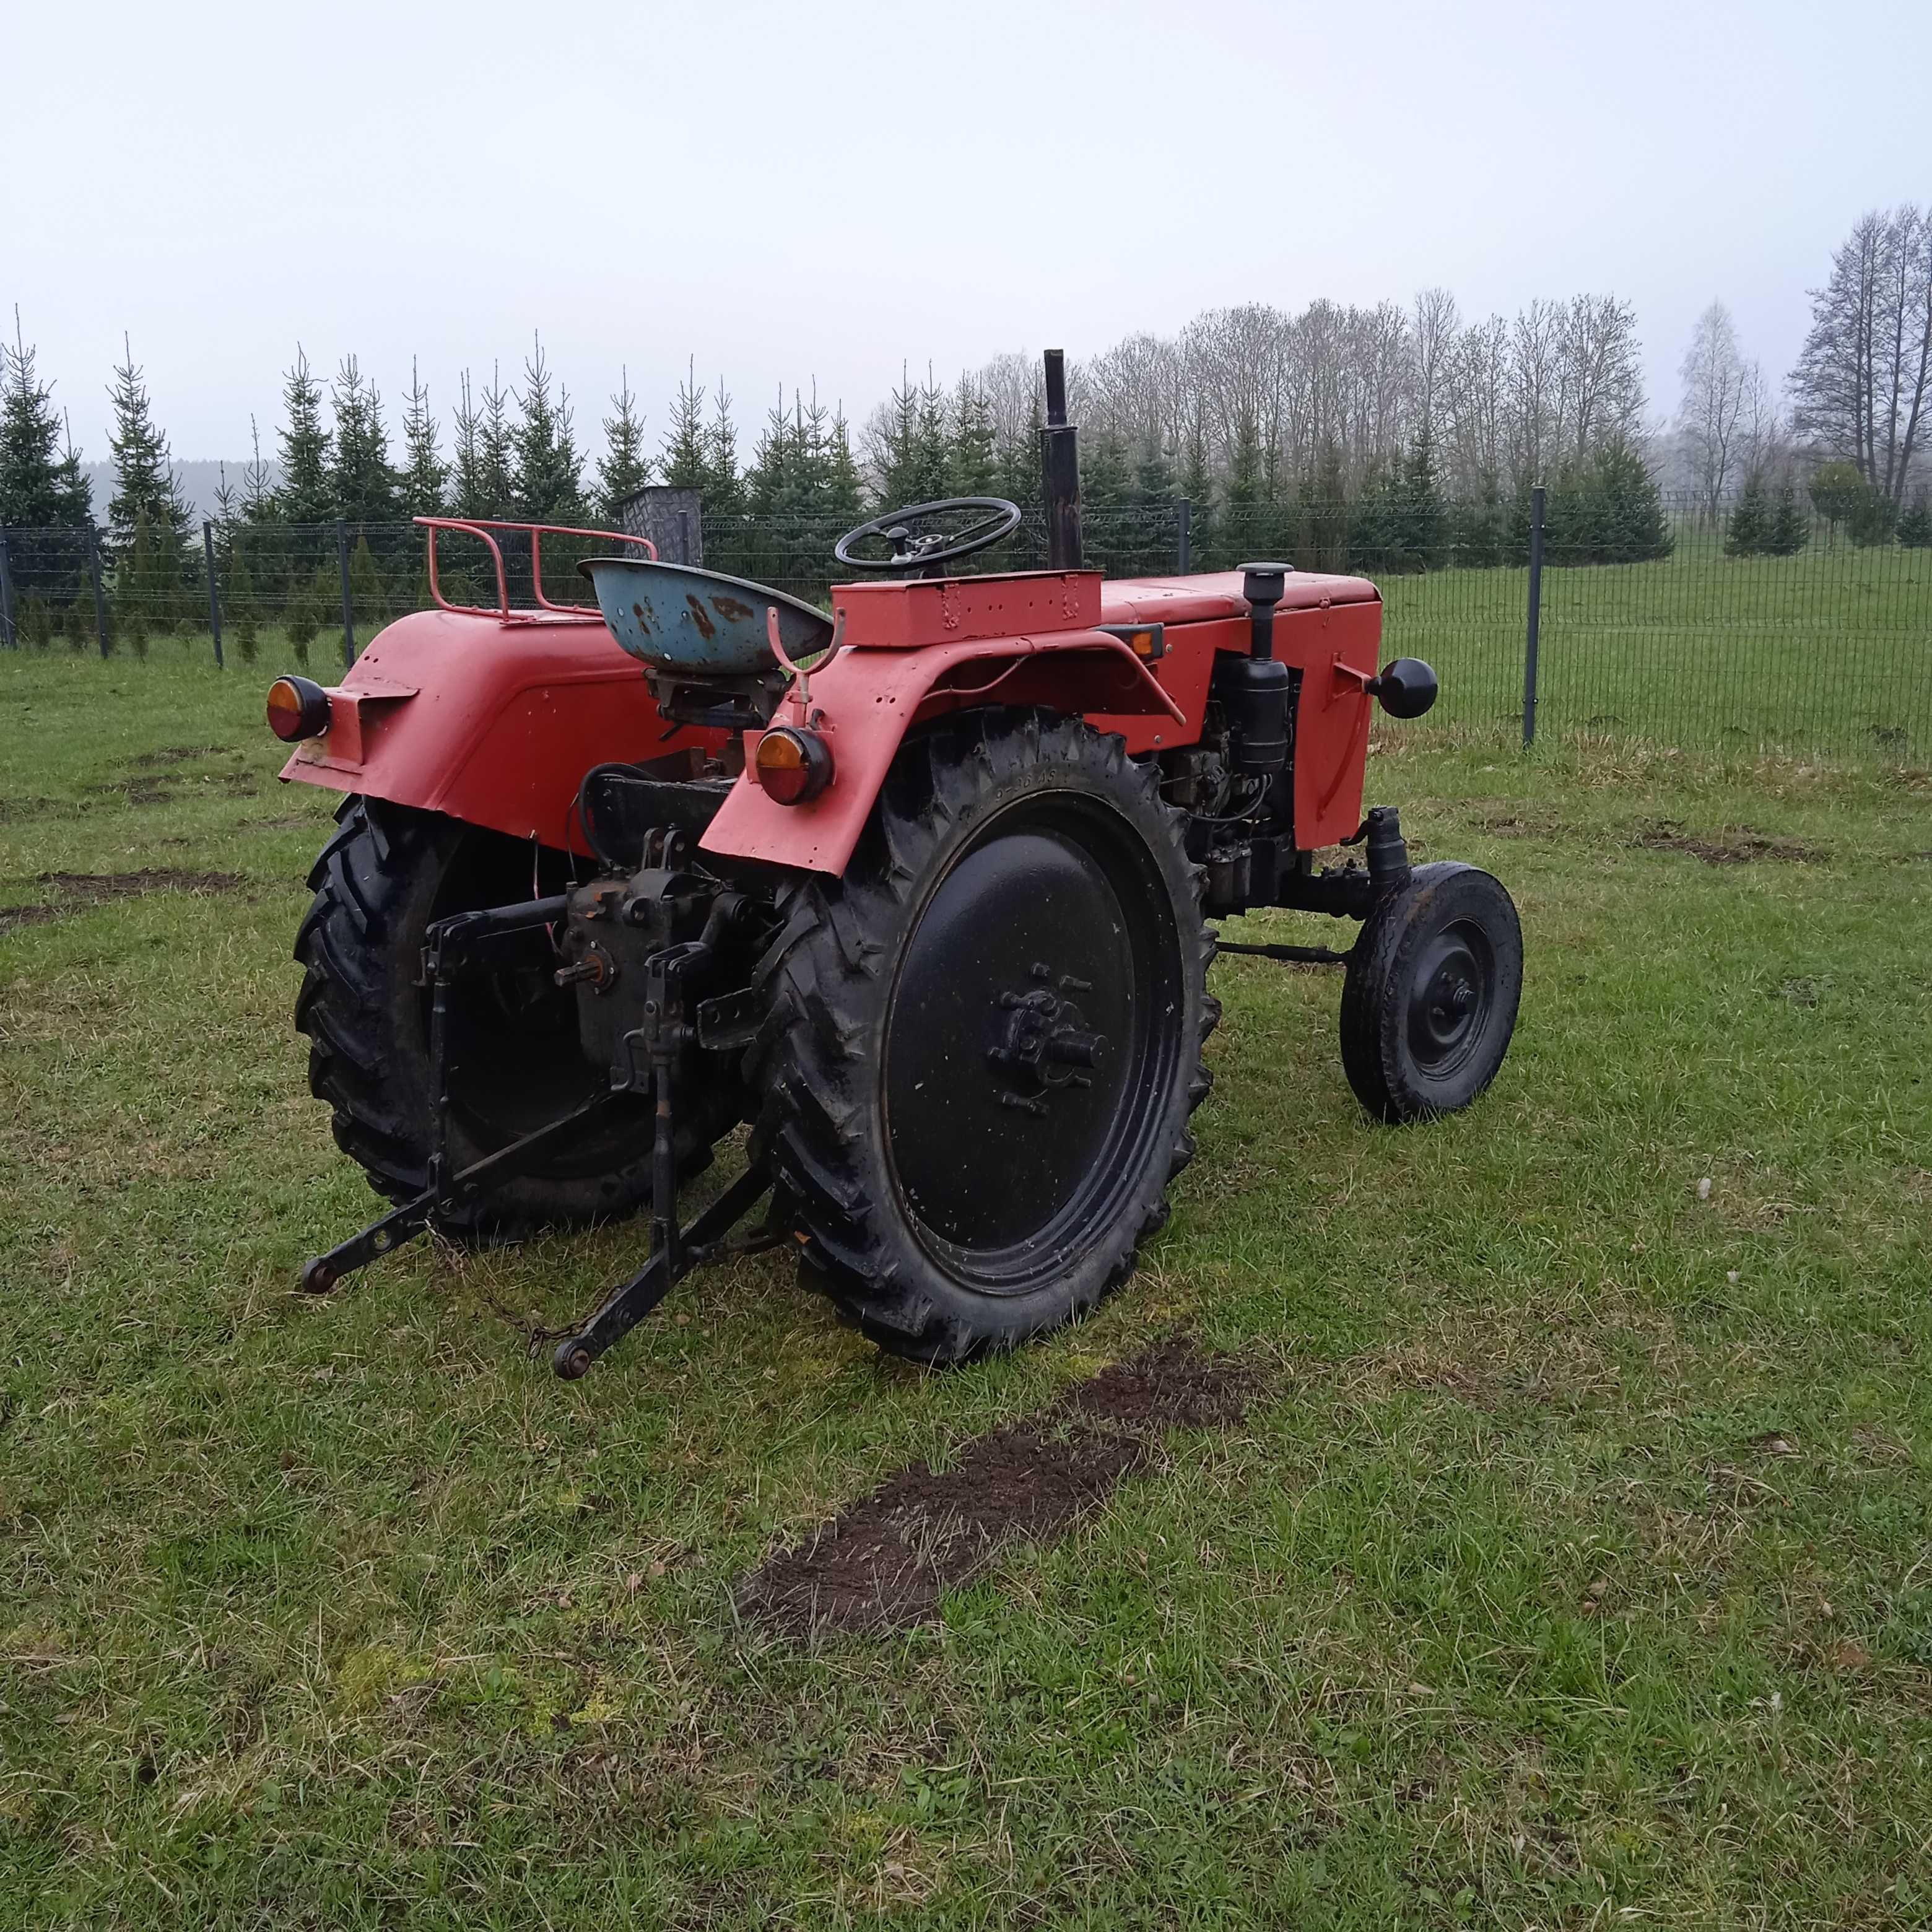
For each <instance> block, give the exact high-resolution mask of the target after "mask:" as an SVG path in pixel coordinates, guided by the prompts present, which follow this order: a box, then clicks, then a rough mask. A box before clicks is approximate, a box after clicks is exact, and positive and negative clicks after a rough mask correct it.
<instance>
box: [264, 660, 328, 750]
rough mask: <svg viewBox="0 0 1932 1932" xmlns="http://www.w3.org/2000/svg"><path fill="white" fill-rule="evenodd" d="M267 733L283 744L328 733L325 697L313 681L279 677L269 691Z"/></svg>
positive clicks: (320, 688)
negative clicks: (271, 733) (270, 732)
mask: <svg viewBox="0 0 1932 1932" xmlns="http://www.w3.org/2000/svg"><path fill="white" fill-rule="evenodd" d="M328 729H329V693H328V692H327V691H324V690H323V688H322V686H321V685H319V684H317V682H315V681H314V679H312V678H306V677H278V678H277V679H276V680H275V682H274V683H273V684H272V685H269V730H271V731H272V732H274V733H275V736H277V737H278V738H280V739H282V740H283V741H284V742H285V743H288V744H293V743H294V742H295V741H296V739H298V738H319V737H320V736H321V735H322V734H323V732H325V731H326V730H328Z"/></svg>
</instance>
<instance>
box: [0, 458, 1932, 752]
mask: <svg viewBox="0 0 1932 1932" xmlns="http://www.w3.org/2000/svg"><path fill="white" fill-rule="evenodd" d="M840 522H841V520H839V519H836V518H825V517H757V516H750V515H745V516H736V517H705V518H704V519H703V532H702V540H703V559H704V563H705V565H706V568H709V569H713V570H718V571H724V572H726V573H727V574H730V575H733V576H736V577H745V578H748V579H750V580H752V581H754V582H755V583H765V584H769V585H770V586H772V588H774V589H779V590H783V591H786V592H789V593H790V594H791V595H794V596H798V597H802V598H806V599H808V600H809V601H818V602H823V601H824V600H825V598H826V595H827V592H828V589H829V586H830V585H831V584H832V583H833V582H834V581H836V580H838V579H840V578H841V577H844V576H845V575H847V572H846V571H844V570H843V569H842V568H841V566H839V565H837V564H836V563H835V562H834V561H833V559H832V545H833V543H834V542H835V539H836V538H837V537H838V534H839V527H838V526H839V523H840ZM197 535H198V538H199V540H198V541H189V542H187V543H186V544H183V545H182V546H181V549H180V550H179V552H178V554H168V555H163V554H161V553H160V552H159V551H157V550H148V552H146V553H139V550H138V547H129V548H127V549H125V550H119V551H117V550H115V549H114V548H113V547H112V546H111V545H110V543H109V542H108V541H107V538H106V536H105V535H104V533H97V532H92V531H89V530H86V529H62V530H36V529H7V530H6V531H5V532H0V644H5V645H6V646H10V647H11V648H13V649H20V650H43V651H45V650H55V649H68V650H74V651H88V652H124V653H127V654H129V655H135V656H142V655H147V654H148V653H150V652H160V651H163V650H165V651H169V652H174V653H176V654H178V653H180V652H203V653H211V654H212V655H214V657H215V658H216V660H217V661H220V660H221V659H223V658H226V660H227V661H230V662H234V661H240V662H242V663H253V662H255V661H258V660H259V661H262V662H263V663H265V664H269V665H272V667H275V668H276V669H278V670H280V669H284V668H290V667H302V666H304V665H308V664H314V665H318V666H320V667H322V668H323V669H324V670H326V669H327V668H328V667H330V666H332V665H334V664H339V663H341V662H343V661H346V660H347V659H350V658H353V655H354V652H356V649H359V648H360V647H361V646H364V645H366V644H367V643H368V641H369V640H370V639H371V637H373V636H374V634H375V633H376V632H377V631H378V630H380V628H382V626H383V625H385V624H386V623H388V622H391V621H392V620H393V619H395V618H397V617H399V616H403V615H404V614H405V613H408V612H410V611H413V610H422V609H426V608H428V607H430V606H431V604H432V603H433V601H434V599H433V597H432V595H431V586H430V581H429V574H428V556H427V551H426V546H425V541H424V535H423V532H422V530H421V529H419V528H417V527H416V526H412V525H410V524H371V525H365V526H356V525H353V524H334V523H328V524H315V525H280V524H263V525H254V526H220V525H211V526H206V527H205V529H203V530H202V532H199V533H197ZM1085 535H1086V546H1087V561H1088V564H1089V565H1090V566H1093V567H1097V568H1101V569H1103V570H1104V571H1106V573H1107V574H1108V575H1109V576H1110V577H1134V576H1147V575H1166V574H1172V573H1174V572H1175V571H1185V570H1190V569H1191V570H1195V571H1200V570H1212V569H1226V568H1233V567H1234V566H1235V565H1237V564H1238V563H1240V562H1243V561H1244V560H1246V559H1249V558H1251V557H1256V556H1277V557H1280V558H1281V559H1283V560H1284V561H1286V562H1291V563H1292V564H1294V565H1296V567H1298V568H1302V569H1308V570H1326V571H1345V572H1349V573H1351V574H1361V575H1365V576H1367V577H1370V578H1372V579H1373V580H1374V581H1375V582H1376V583H1377V585H1378V586H1379V588H1380V589H1381V592H1382V598H1383V600H1384V602H1385V605H1386V610H1387V616H1386V622H1385V629H1384V638H1385V652H1386V654H1387V655H1410V656H1416V657H1422V658H1427V659H1428V660H1429V661H1430V662H1431V663H1432V664H1433V665H1434V666H1435V667H1436V670H1437V671H1438V673H1439V674H1440V676H1441V678H1442V700H1441V702H1440V703H1439V705H1438V706H1437V709H1436V712H1434V713H1433V714H1432V716H1431V719H1430V724H1431V725H1432V726H1434V727H1448V728H1449V729H1451V730H1455V731H1457V732H1459V733H1464V734H1466V735H1469V736H1493V737H1495V738H1497V739H1504V738H1506V737H1509V736H1515V735H1517V734H1520V733H1521V732H1522V730H1523V715H1524V700H1525V671H1526V645H1527V643H1528V635H1529V610H1530V585H1531V578H1532V554H1533V553H1536V552H1539V551H1540V559H1539V561H1540V565H1541V568H1540V571H1538V573H1537V574H1538V576H1539V577H1540V590H1539V594H1538V616H1539V620H1540V622H1539V626H1538V628H1539V631H1540V637H1539V643H1538V652H1537V679H1536V707H1535V725H1536V729H1537V731H1538V735H1539V736H1559V737H1567V736H1631V737H1640V738H1643V739H1649V740H1651V741H1653V742H1659V743H1664V744H1670V745H1682V746H1683V747H1685V748H1701V749H1735V750H1739V751H1757V750H1760V749H1778V750H1789V751H1798V752H1803V753H1807V754H1825V755H1831V756H1836V757H1876V758H1879V759H1882V760H1887V761H1891V762H1899V763H1915V764H1925V763H1932V547H1925V546H1924V545H1918V544H1912V543H1909V542H1899V541H1887V542H1884V543H1877V544H1874V543H1869V542H1867V543H1864V544H1860V543H1856V542H1854V541H1852V539H1851V537H1850V535H1849V534H1848V532H1846V531H1845V530H1843V529H1836V528H1834V527H1833V526H1831V525H1829V524H1828V523H1825V522H1823V521H1822V520H1816V519H1813V518H1811V517H1806V516H1803V515H1800V514H1798V513H1797V512H1796V510H1795V509H1794V508H1793V507H1792V506H1791V505H1789V504H1787V505H1786V506H1785V510H1784V513H1782V522H1781V523H1780V517H1779V516H1778V515H1776V514H1770V513H1769V512H1768V511H1766V510H1765V509H1764V508H1763V506H1762V505H1759V506H1754V505H1749V504H1731V505H1719V506H1717V507H1716V508H1712V506H1710V505H1706V504H1703V503H1701V502H1691V501H1689V500H1688V499H1668V498H1667V499H1663V500H1662V501H1661V502H1657V501H1655V499H1652V508H1651V512H1650V513H1649V514H1647V515H1646V516H1634V515H1633V514H1631V512H1630V511H1629V509H1628V506H1619V505H1615V504H1610V505H1604V504H1598V505H1594V506H1593V505H1589V504H1577V503H1575V502H1563V501H1562V500H1560V499H1557V498H1556V496H1554V495H1553V497H1552V499H1551V502H1550V508H1549V510H1548V511H1547V514H1546V516H1545V517H1544V520H1543V523H1542V524H1541V527H1540V528H1539V527H1538V525H1537V522H1536V518H1535V511H1534V509H1533V507H1532V503H1531V502H1530V501H1529V499H1527V498H1525V499H1521V500H1511V501H1505V502H1487V503H1478V504H1443V503H1440V502H1425V503H1422V504H1415V503H1409V504H1404V503H1401V502H1389V501H1379V502H1378V501H1373V500H1370V501H1364V500H1360V499H1358V501H1355V502H1327V501H1311V502H1288V503H1275V504H1269V505H1248V506H1228V505H1220V506H1216V507H1214V508H1208V507H1207V506H1190V505H1186V504H1182V503H1175V502H1160V503H1155V504H1152V505H1142V506H1138V507H1131V508H1119V509H1116V508H1099V507H1090V508H1088V511H1087V512H1086V517H1085ZM497 541H498V547H499V551H500V554H501V559H502V585H501V591H500V595H502V597H505V598H507V599H508V601H509V602H510V603H511V604H528V603H529V602H530V601H532V593H533V591H534V589H535V583H536V577H535V570H534V568H533V565H532V556H531V554H530V543H529V537H528V535H527V534H526V533H524V532H518V531H516V530H505V531H502V532H498V533H497ZM606 548H607V544H605V543H604V541H601V540H598V539H595V538H563V537H557V536H551V537H547V538H545V539H544V541H543V544H542V548H541V574H542V589H543V591H544V595H545V596H546V597H547V598H549V599H550V601H553V602H556V603H559V604H573V603H574V604H585V605H588V604H589V603H590V601H591V599H590V596H589V586H588V585H587V584H586V583H584V582H583V580H582V578H581V577H580V576H579V574H578V573H577V564H578V562H580V560H581V559H582V558H583V556H587V555H594V554H596V553H598V552H600V551H601V550H604V549H606ZM437 562H438V565H439V577H440V587H441V589H442V591H443V595H445V596H446V598H449V600H450V601H452V602H456V603H460V604H475V605H478V606H480V607H494V606H495V605H496V604H497V603H498V601H499V583H498V578H497V562H496V557H495V556H493V555H492V554H491V553H490V551H489V550H488V549H487V547H486V546H485V545H484V544H483V543H482V542H481V541H479V540H478V538H475V537H473V536H470V535H466V534H464V533H462V532H445V533H443V535H441V536H440V538H439V539H438V544H437ZM1045 565H1046V525H1045V521H1044V519H1043V517H1042V516H1041V515H1040V513H1039V512H1038V511H1028V514H1027V515H1026V516H1025V519H1024V520H1023V521H1022V525H1021V526H1020V528H1019V529H1018V530H1017V531H1016V532H1015V533H1014V535H1013V537H1012V538H1010V539H1009V540H1007V541H1006V542H1005V543H1004V544H1001V545H1000V546H998V548H996V549H995V550H991V551H988V552H984V553H981V554H980V556H977V557H975V558H974V559H972V562H971V565H968V568H972V569H974V570H975V571H979V570H1001V569H1022V570H1024V569H1037V568H1044V567H1045Z"/></svg>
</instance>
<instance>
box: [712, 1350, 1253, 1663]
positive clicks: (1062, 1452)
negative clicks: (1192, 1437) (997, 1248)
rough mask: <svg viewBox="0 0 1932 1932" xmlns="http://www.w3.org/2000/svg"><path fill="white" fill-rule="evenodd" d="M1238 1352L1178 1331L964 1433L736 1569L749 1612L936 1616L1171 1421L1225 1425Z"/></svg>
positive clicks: (1095, 1493) (876, 1622)
mask: <svg viewBox="0 0 1932 1932" xmlns="http://www.w3.org/2000/svg"><path fill="white" fill-rule="evenodd" d="M1255 1388H1256V1376H1255V1373H1254V1372H1253V1370H1252V1369H1250V1367H1248V1366H1247V1365H1246V1364H1243V1363H1242V1362H1241V1361H1238V1360H1235V1359H1232V1358H1223V1357H1214V1356H1208V1355H1202V1353H1201V1352H1199V1350H1197V1349H1196V1348H1195V1347H1194V1346H1193V1343H1190V1342H1189V1341H1188V1340H1186V1338H1184V1337H1178V1338H1174V1339H1170V1340H1167V1341H1164V1342H1160V1343H1156V1344H1155V1345H1154V1346H1153V1347H1151V1348H1149V1349H1144V1350H1143V1351H1142V1352H1141V1353H1140V1354H1139V1355H1135V1356H1133V1357H1130V1358H1129V1359H1128V1360H1127V1361H1124V1362H1121V1363H1118V1364H1115V1367H1112V1368H1110V1369H1107V1370H1103V1371H1102V1373H1100V1374H1099V1375H1097V1376H1094V1377H1093V1378H1092V1379H1091V1380H1090V1381H1088V1382H1082V1383H1081V1384H1079V1385H1078V1386H1077V1387H1076V1388H1072V1389H1070V1390H1068V1391H1067V1392H1066V1393H1065V1394H1063V1395H1061V1397H1058V1399H1057V1400H1055V1401H1054V1402H1052V1403H1049V1405H1048V1406H1047V1407H1046V1409H1044V1410H1043V1411H1042V1412H1041V1413H1040V1415H1037V1416H1034V1417H1031V1418H1028V1420H1027V1421H1024V1422H1017V1423H1013V1424H1009V1425H1008V1426H1007V1427H1005V1428H1004V1429H996V1430H992V1432H991V1433H989V1434H987V1435H985V1436H980V1437H978V1438H977V1439H975V1440H974V1441H973V1442H969V1443H968V1444H967V1445H965V1448H962V1450H961V1451H960V1452H959V1455H958V1456H957V1457H956V1458H955V1459H954V1460H953V1464H952V1466H951V1467H950V1468H949V1469H945V1470H944V1471H940V1472H935V1470H934V1469H932V1467H931V1466H930V1465H929V1464H927V1463H913V1464H911V1465H910V1466H909V1467H908V1468H907V1469H902V1470H901V1471H900V1472H899V1473H898V1475H895V1476H892V1477H889V1478H887V1479H886V1481H884V1482H883V1483H882V1484H880V1486H879V1487H878V1488H877V1489H876V1490H874V1491H873V1492H872V1493H871V1495H870V1496H866V1497H864V1498H862V1499H861V1500H860V1501H859V1502H856V1503H853V1504H851V1505H849V1506H848V1507H847V1508H846V1509H844V1511H841V1513H840V1514H839V1515H838V1516H837V1517H835V1518H834V1519H833V1520H832V1522H830V1523H827V1524H826V1525H825V1526H823V1528H821V1529H819V1530H817V1532H814V1534H813V1535H811V1536H809V1537H808V1538H805V1540H804V1541H802V1542H801V1543H799V1544H794V1545H793V1546H792V1547H790V1548H787V1549H785V1550H780V1551H778V1553H776V1554H775V1555H774V1556H772V1557H770V1558H769V1559H767V1561H766V1562H765V1563H764V1564H763V1565H761V1566H760V1568H758V1569H757V1570H755V1571H753V1572H752V1573H751V1574H750V1575H749V1576H748V1577H744V1578H743V1579H742V1580H740V1582H739V1585H738V1586H737V1590H736V1602H737V1606H738V1609H739V1613H741V1614H742V1615H743V1616H748V1617H752V1618H755V1619H757V1620H758V1621H759V1622H763V1623H764V1624H766V1625H770V1626H772V1627H773V1628H776V1629H778V1630H779V1631H782V1632H784V1633H785V1634H788V1635H794V1636H796V1635H802V1634H805V1633H806V1632H808V1631H811V1630H812V1629H813V1628H829V1629H832V1630H838V1631H874V1632H877V1631H889V1630H902V1629H904V1628H907V1626H909V1625H913V1624H919V1623H927V1622H932V1620H933V1619H935V1617H936V1616H937V1615H938V1609H939V1599H940V1596H941V1593H942V1592H944V1591H946V1590H948V1589H956V1588H957V1587H958V1586H959V1585H960V1584H962V1583H966V1582H968V1581H969V1580H971V1578H972V1577H974V1576H975V1575H976V1574H977V1573H978V1572H979V1571H981V1570H983V1569H984V1568H986V1565H987V1564H988V1563H989V1562H991V1561H992V1559H993V1557H994V1556H995V1554H996V1553H997V1552H998V1550H1000V1548H1001V1547H1002V1546H1003V1545H1004V1544H1010V1543H1013V1542H1017V1541H1023V1540H1024V1541H1031V1542H1034V1543H1049V1542H1052V1541H1054V1540H1055V1539H1056V1538H1058V1537H1060V1536H1061V1535H1064V1534H1065V1533H1066V1532H1067V1530H1068V1529H1070V1528H1071V1527H1072V1526H1073V1524H1074V1523H1076V1521H1077V1520H1079V1518H1080V1517H1082V1516H1084V1515H1085V1514H1088V1513H1089V1512H1091V1511H1092V1510H1093V1509H1094V1508H1096V1507H1097V1505H1099V1504H1100V1503H1101V1502H1103V1501H1104V1500H1105V1499H1106V1497H1107V1496H1109V1494H1110V1493H1112V1491H1113V1490H1114V1489H1115V1487H1117V1486H1118V1484H1120V1483H1121V1481H1123V1480H1124V1479H1125V1478H1127V1477H1128V1476H1130V1475H1133V1473H1134V1472H1135V1471H1136V1470H1137V1469H1141V1468H1142V1467H1144V1466H1145V1465H1146V1464H1147V1463H1149V1462H1150V1461H1151V1460H1152V1459H1153V1458H1154V1456H1155V1455H1156V1454H1157V1452H1158V1451H1159V1450H1160V1441H1161V1437H1162V1435H1163V1432H1165V1431H1166V1430H1169V1429H1207V1428H1225V1427H1232V1425H1233V1424H1235V1423H1237V1422H1238V1421H1240V1420H1241V1416H1242V1415H1243V1413H1244V1411H1245V1409H1246V1408H1247V1403H1248V1402H1249V1401H1250V1400H1251V1399H1252V1398H1253V1394H1254V1393H1255Z"/></svg>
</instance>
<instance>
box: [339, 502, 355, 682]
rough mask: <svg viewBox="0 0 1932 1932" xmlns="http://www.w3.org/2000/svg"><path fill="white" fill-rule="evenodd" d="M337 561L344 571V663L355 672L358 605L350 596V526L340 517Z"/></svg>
mask: <svg viewBox="0 0 1932 1932" xmlns="http://www.w3.org/2000/svg"><path fill="white" fill-rule="evenodd" d="M335 560H336V562H337V563H338V564H339V565H341V569H342V661H343V663H344V665H345V666H347V667H348V668H349V669H350V670H354V669H355V667H356V604H355V600H354V599H353V598H352V597H351V596H350V594H349V526H348V524H347V523H346V522H344V520H343V519H342V518H341V517H337V518H336V520H335Z"/></svg>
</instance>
